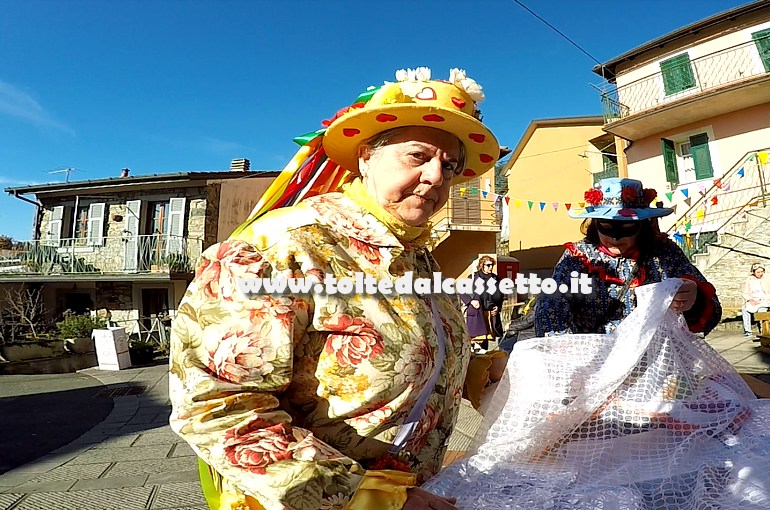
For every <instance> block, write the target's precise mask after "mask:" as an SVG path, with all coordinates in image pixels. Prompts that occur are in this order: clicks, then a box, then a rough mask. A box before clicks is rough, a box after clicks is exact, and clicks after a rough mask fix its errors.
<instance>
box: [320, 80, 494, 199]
mask: <svg viewBox="0 0 770 510" xmlns="http://www.w3.org/2000/svg"><path fill="white" fill-rule="evenodd" d="M396 79H397V80H398V81H397V82H395V83H389V82H386V83H385V84H384V85H382V86H380V87H377V88H374V87H370V89H369V90H367V91H366V92H364V93H363V94H361V95H360V96H359V98H358V100H357V101H356V102H355V103H354V104H353V105H352V106H350V107H348V108H344V109H343V110H340V112H338V113H337V115H336V116H335V117H334V118H333V119H331V120H329V121H326V122H325V123H324V124H325V125H327V126H328V128H327V130H326V132H325V133H324V136H323V146H324V149H325V151H326V154H327V155H328V156H329V159H332V160H334V161H335V162H337V163H339V164H340V165H341V166H343V167H345V168H346V169H347V170H349V171H351V172H358V155H357V149H358V146H359V145H360V144H361V143H363V142H364V141H366V140H368V139H369V138H370V137H372V136H374V135H376V134H378V133H381V132H382V131H386V130H389V129H393V128H398V127H406V126H426V127H432V128H437V129H441V130H443V131H446V132H448V133H451V134H453V135H455V136H456V137H457V138H458V139H459V140H460V141H461V142H462V143H463V145H464V146H465V155H466V157H465V160H466V161H465V168H463V169H462V170H461V172H460V173H459V175H458V176H457V177H455V179H454V180H453V181H452V184H457V183H460V182H463V181H467V180H469V179H472V178H474V177H477V176H479V175H481V174H483V173H484V172H486V171H487V170H489V169H490V168H492V167H493V166H494V165H495V163H496V162H497V160H498V158H499V157H500V145H499V144H498V141H497V139H496V138H495V135H494V134H492V131H490V130H489V128H487V127H486V126H485V125H484V124H483V123H482V122H481V120H480V119H481V114H480V112H479V110H478V103H479V102H481V101H483V99H484V94H483V92H482V91H481V87H480V86H479V85H478V84H477V83H476V82H475V81H474V80H472V79H470V78H468V77H467V76H466V74H465V71H463V70H460V69H452V70H451V71H450V75H449V81H444V80H431V79H430V70H429V69H428V68H425V67H419V68H417V69H415V70H412V69H408V70H401V71H398V72H397V73H396Z"/></svg>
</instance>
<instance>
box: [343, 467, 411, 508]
mask: <svg viewBox="0 0 770 510" xmlns="http://www.w3.org/2000/svg"><path fill="white" fill-rule="evenodd" d="M416 483H417V475H413V474H411V473H405V472H403V471H394V470H390V469H382V470H376V471H367V472H366V473H365V474H364V478H363V479H362V480H361V483H360V484H359V485H358V489H356V492H355V493H354V494H353V497H352V498H350V502H348V504H347V505H346V506H345V509H344V510H370V509H373V508H376V509H377V510H401V509H402V508H403V507H404V505H405V504H406V498H407V494H406V490H407V489H409V488H410V487H416Z"/></svg>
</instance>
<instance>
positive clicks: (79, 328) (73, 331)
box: [56, 310, 107, 338]
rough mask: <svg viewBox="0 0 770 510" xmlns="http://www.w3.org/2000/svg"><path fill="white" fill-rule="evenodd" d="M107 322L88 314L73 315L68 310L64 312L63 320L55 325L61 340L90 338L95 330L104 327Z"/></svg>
mask: <svg viewBox="0 0 770 510" xmlns="http://www.w3.org/2000/svg"><path fill="white" fill-rule="evenodd" d="M106 325H107V321H106V320H104V319H101V318H99V317H91V316H90V315H89V314H84V315H75V313H73V312H72V311H70V310H67V311H66V312H64V320H62V321H61V322H57V323H56V327H57V329H58V330H59V334H60V335H61V337H62V338H90V337H91V332H92V331H93V330H95V329H101V328H104V327H106Z"/></svg>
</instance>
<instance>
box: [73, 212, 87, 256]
mask: <svg viewBox="0 0 770 510" xmlns="http://www.w3.org/2000/svg"><path fill="white" fill-rule="evenodd" d="M72 221H73V223H74V224H73V229H72V237H74V238H75V240H74V241H73V242H74V244H75V246H85V245H86V241H87V239H88V206H87V205H81V206H79V207H78V208H77V211H75V214H74V216H73V218H72Z"/></svg>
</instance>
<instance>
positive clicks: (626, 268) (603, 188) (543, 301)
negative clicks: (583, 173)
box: [535, 178, 722, 337]
mask: <svg viewBox="0 0 770 510" xmlns="http://www.w3.org/2000/svg"><path fill="white" fill-rule="evenodd" d="M656 197H657V193H656V192H655V190H654V189H646V188H643V186H642V183H641V182H640V181H638V180H635V179H625V178H610V179H602V180H601V181H600V182H599V183H598V184H597V185H596V186H595V187H594V188H592V189H590V190H588V191H587V192H586V193H585V201H586V207H585V210H584V211H582V212H579V211H575V210H574V209H573V210H572V211H570V216H571V217H573V218H578V219H583V220H584V221H583V225H582V229H581V230H582V233H583V234H584V236H585V237H584V239H583V240H582V241H579V242H576V243H567V245H566V250H565V252H564V254H563V255H562V257H561V259H560V260H559V262H558V263H557V264H556V267H555V268H554V274H553V278H554V279H555V280H556V282H557V283H558V284H566V285H567V286H569V283H570V278H571V277H572V276H573V273H574V274H579V273H587V274H588V275H590V277H591V289H592V292H591V293H590V294H588V295H583V294H569V293H567V294H562V293H559V292H555V293H553V294H550V295H548V294H541V295H540V297H539V299H538V306H537V311H536V316H535V333H536V335H537V336H538V337H542V336H549V335H556V334H563V333H573V334H574V333H611V332H613V331H614V330H615V329H616V328H617V326H618V324H619V323H620V322H621V321H622V320H623V319H624V318H625V317H627V316H628V315H629V314H630V313H631V311H632V310H633V309H634V308H635V307H636V294H635V290H634V289H635V288H637V287H638V286H640V285H646V284H649V283H655V282H660V281H663V280H668V279H670V278H680V279H681V280H682V286H681V287H680V289H679V292H678V293H677V294H676V296H674V300H673V301H672V303H671V309H672V310H674V311H676V312H680V313H682V314H683V315H684V318H685V320H686V321H687V324H688V326H689V329H690V331H692V332H700V333H703V334H708V333H709V332H710V331H711V330H712V329H713V328H714V327H715V326H716V325H717V323H718V322H719V320H720V318H721V315H722V307H721V304H720V302H719V299H718V297H717V295H716V290H715V288H714V286H713V285H712V284H711V283H709V282H708V281H706V278H704V276H703V275H702V274H701V273H700V271H698V269H697V268H696V267H695V266H694V265H693V264H692V263H691V262H690V261H689V260H688V259H687V257H686V256H685V254H684V252H682V250H681V249H680V248H679V247H678V246H677V245H676V244H675V243H674V242H673V241H672V240H670V239H669V238H668V237H667V236H666V235H665V234H663V233H661V232H660V229H659V227H658V220H657V219H658V218H659V217H662V216H666V215H668V214H671V213H672V212H673V210H672V209H669V208H664V207H661V204H660V203H658V206H657V207H652V206H651V204H652V202H653V201H654V200H655V198H656Z"/></svg>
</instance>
